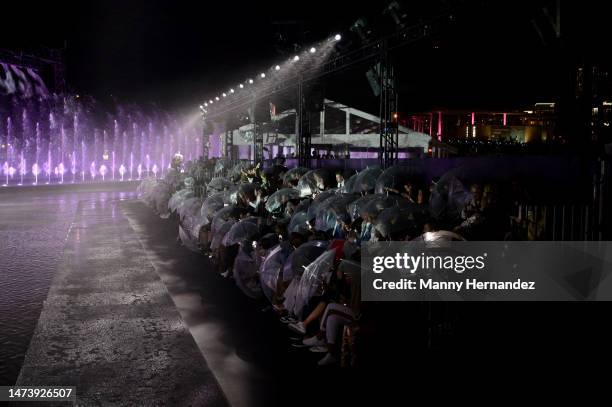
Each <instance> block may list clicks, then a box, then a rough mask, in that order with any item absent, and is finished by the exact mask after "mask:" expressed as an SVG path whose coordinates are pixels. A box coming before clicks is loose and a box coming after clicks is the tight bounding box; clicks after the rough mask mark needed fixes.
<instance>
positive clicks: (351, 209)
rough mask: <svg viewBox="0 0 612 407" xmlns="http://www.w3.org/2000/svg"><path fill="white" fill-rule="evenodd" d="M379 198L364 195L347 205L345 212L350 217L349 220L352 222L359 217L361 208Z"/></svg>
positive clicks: (378, 196)
mask: <svg viewBox="0 0 612 407" xmlns="http://www.w3.org/2000/svg"><path fill="white" fill-rule="evenodd" d="M380 198H381V196H380V195H366V196H362V197H361V198H359V199H356V200H354V201H353V202H351V203H350V204H348V205H347V210H348V213H349V215H350V217H351V220H352V221H353V222H354V221H355V220H356V219H357V218H359V217H361V211H362V210H363V208H364V207H365V206H366V205H367V204H368V203H370V202H371V201H373V200H376V199H380Z"/></svg>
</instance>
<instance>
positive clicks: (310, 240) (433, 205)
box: [140, 160, 512, 366]
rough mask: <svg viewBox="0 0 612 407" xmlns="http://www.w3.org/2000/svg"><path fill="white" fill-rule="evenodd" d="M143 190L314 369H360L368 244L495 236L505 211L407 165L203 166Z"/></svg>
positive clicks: (495, 197)
mask: <svg viewBox="0 0 612 407" xmlns="http://www.w3.org/2000/svg"><path fill="white" fill-rule="evenodd" d="M204 169H205V170H204ZM197 184H199V185H201V186H202V187H201V189H200V191H198V190H197ZM140 194H141V197H142V199H143V200H145V201H146V202H148V203H149V204H151V205H152V206H153V207H154V208H155V209H156V210H157V211H158V212H159V213H160V215H162V216H168V215H169V214H171V213H172V212H175V213H176V214H177V217H178V219H179V237H180V240H181V241H182V242H183V243H184V244H185V246H187V247H188V248H190V249H192V250H197V251H201V252H202V253H204V254H206V255H208V256H209V257H210V259H211V260H212V262H213V264H214V265H215V267H216V269H217V272H218V273H219V274H220V275H222V276H223V277H225V278H233V279H234V281H235V282H236V285H237V286H238V287H239V288H240V289H241V290H242V291H243V292H244V293H245V294H246V295H248V296H250V297H252V298H256V299H265V300H267V302H268V303H269V306H268V307H269V308H270V309H271V310H273V311H274V312H276V313H277V314H278V317H279V319H280V321H281V322H283V323H285V324H287V326H288V328H289V330H290V331H291V332H293V333H294V334H297V336H293V337H292V339H294V344H293V346H294V347H305V348H309V349H310V351H312V352H320V353H322V354H323V355H322V358H321V359H320V360H319V362H318V364H319V365H321V366H326V365H334V364H338V363H340V362H341V361H342V364H343V365H354V364H356V363H357V360H358V359H357V358H356V355H357V357H358V353H359V352H358V351H356V350H357V349H358V341H359V329H360V324H361V321H362V318H363V315H364V314H366V315H367V312H368V311H367V309H364V305H366V304H362V303H361V301H360V294H361V287H360V282H361V278H360V277H361V266H360V257H361V246H362V245H363V244H364V243H365V242H373V241H383V240H394V241H397V240H404V241H405V240H414V239H421V238H423V239H429V238H440V236H445V238H449V239H453V240H464V239H470V240H485V239H488V240H501V239H503V238H504V237H505V236H506V235H507V234H508V233H509V232H510V230H509V228H508V225H509V222H508V221H507V220H508V219H509V218H510V216H511V215H512V213H511V211H512V209H511V208H510V207H503V205H501V201H502V200H501V199H500V191H498V190H497V188H496V187H495V185H492V184H487V185H480V184H473V185H471V187H470V188H469V189H467V188H462V185H460V182H459V180H457V179H455V178H453V177H446V176H445V177H442V178H434V179H433V180H429V181H428V182H426V181H424V180H423V177H422V176H420V175H419V174H414V173H412V172H411V171H409V170H408V169H407V168H404V167H392V168H391V169H389V170H386V171H382V170H381V169H379V168H366V169H364V170H362V171H361V172H359V173H357V172H356V171H352V170H345V169H342V170H336V171H332V170H330V169H317V170H308V169H304V168H293V169H288V168H286V167H284V166H283V165H282V163H279V164H276V165H272V166H270V167H269V168H266V169H262V168H260V166H259V165H257V166H251V165H249V164H247V163H239V164H238V165H235V166H234V167H233V168H231V169H229V168H227V167H224V166H223V164H222V163H221V162H216V161H213V160H210V161H206V162H200V163H196V164H191V165H190V166H188V167H187V170H186V171H183V172H182V173H181V172H180V171H174V173H173V174H168V176H167V177H166V179H165V180H156V181H151V180H145V181H143V184H142V185H141V187H140ZM166 206H167V207H168V208H166ZM440 231H444V232H443V233H444V235H441V234H437V232H440Z"/></svg>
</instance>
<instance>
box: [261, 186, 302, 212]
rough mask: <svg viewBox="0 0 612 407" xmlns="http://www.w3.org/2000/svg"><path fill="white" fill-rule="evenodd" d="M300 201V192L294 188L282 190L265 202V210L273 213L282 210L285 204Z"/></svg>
mask: <svg viewBox="0 0 612 407" xmlns="http://www.w3.org/2000/svg"><path fill="white" fill-rule="evenodd" d="M295 199H300V191H298V190H297V189H295V188H283V189H279V190H278V191H276V192H274V193H273V194H272V195H270V196H269V197H268V200H267V201H266V210H267V211H268V212H270V213H274V212H276V211H278V210H280V209H281V208H282V206H283V205H285V204H286V203H287V202H289V201H292V200H295Z"/></svg>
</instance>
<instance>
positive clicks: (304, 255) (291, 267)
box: [283, 240, 329, 281]
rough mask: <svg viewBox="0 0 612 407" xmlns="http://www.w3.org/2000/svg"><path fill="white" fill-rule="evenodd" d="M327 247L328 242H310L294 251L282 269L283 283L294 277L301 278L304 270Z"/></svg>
mask: <svg viewBox="0 0 612 407" xmlns="http://www.w3.org/2000/svg"><path fill="white" fill-rule="evenodd" d="M328 247H329V242H326V241H320V240H312V241H310V242H306V243H304V244H303V245H301V246H300V247H298V248H297V249H295V251H294V252H293V253H291V256H289V258H288V259H287V262H285V265H284V267H283V281H291V280H292V279H293V278H294V277H296V276H301V275H302V273H303V272H304V268H305V267H306V266H307V265H309V264H310V263H312V262H313V261H315V260H316V258H317V257H319V256H320V255H321V254H323V252H324V251H325V250H327V248H328Z"/></svg>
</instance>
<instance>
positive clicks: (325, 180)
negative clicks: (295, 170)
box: [297, 168, 336, 197]
mask: <svg viewBox="0 0 612 407" xmlns="http://www.w3.org/2000/svg"><path fill="white" fill-rule="evenodd" d="M335 182H336V179H335V177H334V176H333V174H332V172H331V171H329V170H328V169H326V168H319V169H316V170H312V171H308V172H307V173H306V174H304V175H302V177H301V178H300V180H299V182H298V185H297V189H298V190H299V191H300V195H301V196H303V197H306V196H310V195H313V194H316V193H319V192H321V191H324V190H326V189H328V188H331V187H333V186H334V185H335Z"/></svg>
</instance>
